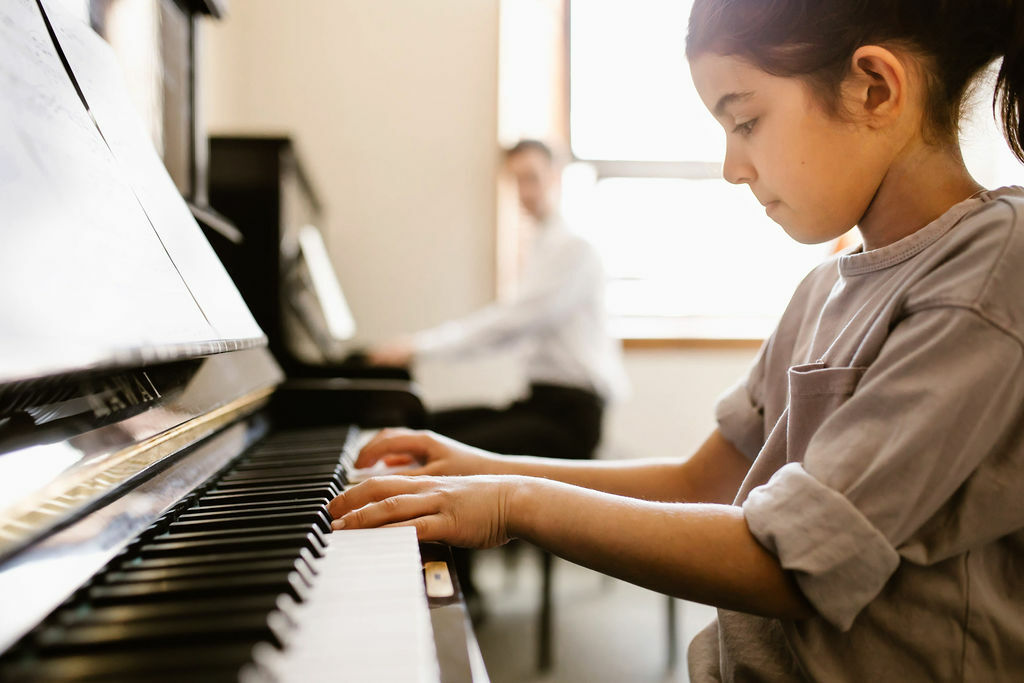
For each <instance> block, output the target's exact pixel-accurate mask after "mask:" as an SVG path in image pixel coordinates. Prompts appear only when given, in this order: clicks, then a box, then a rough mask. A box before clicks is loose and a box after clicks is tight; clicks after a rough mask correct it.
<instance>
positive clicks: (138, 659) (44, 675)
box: [0, 642, 252, 683]
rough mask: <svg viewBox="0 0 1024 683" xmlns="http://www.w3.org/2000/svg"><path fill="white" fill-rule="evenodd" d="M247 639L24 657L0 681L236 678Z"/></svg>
mask: <svg viewBox="0 0 1024 683" xmlns="http://www.w3.org/2000/svg"><path fill="white" fill-rule="evenodd" d="M251 655H252V644H251V643H244V642H242V643H227V644H225V643H220V642H211V643H207V644H196V643H193V644H190V645H189V646H188V647H162V648H152V649H148V650H143V651H139V652H133V653H107V654H104V653H101V654H87V655H68V656H56V657H44V658H35V657H33V658H26V659H23V660H21V661H15V662H12V663H11V665H9V666H5V667H4V668H3V669H2V670H0V679H2V680H4V681H10V682H11V683H20V682H22V681H26V682H27V681H47V682H52V681H104V683H108V682H114V681H136V682H137V681H146V682H147V683H149V682H151V681H154V680H176V681H184V680H187V681H189V682H190V683H191V682H192V681H211V682H212V681H225V682H226V681H237V680H238V672H239V670H240V669H241V668H242V667H243V666H245V665H246V664H248V663H249V661H250V659H251Z"/></svg>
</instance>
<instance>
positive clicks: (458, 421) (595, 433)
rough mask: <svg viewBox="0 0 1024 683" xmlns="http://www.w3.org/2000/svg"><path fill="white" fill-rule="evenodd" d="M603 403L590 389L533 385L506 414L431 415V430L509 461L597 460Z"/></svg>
mask: <svg viewBox="0 0 1024 683" xmlns="http://www.w3.org/2000/svg"><path fill="white" fill-rule="evenodd" d="M603 415H604V401H603V400H601V398H600V397H599V396H598V395H597V394H595V393H593V392H591V391H587V390H586V389H578V388H575V387H563V386H557V385H553V384H531V385H530V395H529V396H528V397H526V398H525V399H523V400H521V401H516V402H515V403H513V404H511V405H509V406H507V407H505V408H456V409H454V410H442V411H438V412H436V413H432V414H431V415H430V420H431V428H432V429H433V430H434V431H435V432H437V433H438V434H444V435H445V436H448V437H451V438H453V439H455V440H456V441H461V442H462V443H465V444H468V445H470V446H476V447H477V448H483V449H485V450H488V451H492V452H494V453H504V454H508V455H538V456H541V457H545V458H571V459H582V458H589V457H592V456H593V454H594V449H595V448H596V447H597V442H598V441H599V440H600V438H601V418H602V416H603Z"/></svg>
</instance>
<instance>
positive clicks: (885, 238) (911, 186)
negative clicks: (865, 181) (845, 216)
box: [858, 143, 984, 251]
mask: <svg viewBox="0 0 1024 683" xmlns="http://www.w3.org/2000/svg"><path fill="white" fill-rule="evenodd" d="M983 189H984V188H983V187H982V186H981V185H979V184H978V182H977V181H975V180H974V178H972V177H971V174H970V173H969V172H968V170H967V167H966V166H964V161H963V157H961V155H960V151H959V148H957V147H953V148H952V149H950V148H948V147H938V146H933V145H925V144H923V143H920V144H917V145H915V146H914V147H913V148H912V149H908V150H905V151H904V153H902V154H900V155H899V156H898V158H897V159H896V160H894V162H893V163H892V164H891V165H890V166H889V170H888V171H887V172H886V174H885V177H884V178H883V179H882V183H881V184H880V185H879V187H878V190H877V192H876V193H875V197H874V199H872V201H871V204H870V205H869V206H868V210H867V211H866V212H865V213H864V216H863V217H862V218H861V220H860V222H859V224H858V228H859V230H860V233H861V238H862V239H863V241H864V250H865V251H867V250H870V249H878V248H880V247H884V246H886V245H889V244H892V243H893V242H896V241H897V240H900V239H902V238H904V237H906V236H907V235H910V234H911V233H914V232H917V231H918V230H920V229H921V228H923V227H924V226H926V225H928V224H929V223H931V222H932V221H934V220H935V219H936V218H938V217H939V216H941V215H942V214H944V213H945V212H946V211H948V210H949V208H950V207H952V206H953V205H954V204H957V203H959V202H962V201H963V200H965V199H967V198H968V197H970V196H971V195H973V194H976V193H977V192H979V191H981V190H983Z"/></svg>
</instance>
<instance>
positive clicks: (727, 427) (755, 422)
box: [715, 381, 764, 460]
mask: <svg viewBox="0 0 1024 683" xmlns="http://www.w3.org/2000/svg"><path fill="white" fill-rule="evenodd" d="M715 421H716V422H717V423H718V431H719V432H721V433H722V436H724V437H725V438H726V440H727V441H728V442H729V443H731V444H732V445H733V446H735V447H736V448H738V449H739V450H740V452H741V453H743V454H744V455H746V456H747V457H748V458H750V459H751V460H753V459H754V458H756V457H757V454H758V452H760V450H761V446H762V445H764V415H763V413H762V411H761V408H760V407H759V406H757V405H756V404H755V403H754V402H753V401H752V400H751V398H750V392H749V391H747V383H746V382H745V381H743V382H739V383H738V384H736V385H735V386H734V387H733V388H732V389H730V390H729V391H727V392H725V393H724V394H722V396H721V397H720V398H719V399H718V403H717V404H716V405H715Z"/></svg>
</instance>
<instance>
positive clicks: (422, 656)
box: [243, 527, 441, 683]
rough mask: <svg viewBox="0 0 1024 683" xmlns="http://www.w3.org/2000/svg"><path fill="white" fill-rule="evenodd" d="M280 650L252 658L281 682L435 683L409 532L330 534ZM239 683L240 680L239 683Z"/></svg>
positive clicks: (257, 653)
mask: <svg viewBox="0 0 1024 683" xmlns="http://www.w3.org/2000/svg"><path fill="white" fill-rule="evenodd" d="M329 539H330V542H329V544H328V546H327V551H326V554H325V556H324V558H323V559H322V560H320V561H319V562H318V563H317V566H316V568H317V572H318V574H317V578H316V583H315V585H314V586H313V589H312V591H311V592H310V595H309V597H308V599H307V600H306V601H305V602H303V603H301V604H300V605H298V606H297V608H296V609H295V610H294V613H293V614H292V617H293V618H294V619H295V621H296V622H297V623H298V629H297V631H296V632H295V634H294V636H293V637H292V638H291V639H290V641H289V643H288V646H287V648H286V649H285V651H284V652H280V651H278V650H275V649H273V648H271V647H269V646H267V647H259V646H258V647H257V648H256V649H255V650H254V657H255V659H256V661H257V662H259V664H261V665H262V666H264V667H266V669H268V670H269V671H270V672H271V673H272V674H273V676H274V678H275V679H277V680H279V681H281V683H290V682H292V681H294V682H295V683H305V682H306V681H318V680H345V681H375V682H382V683H386V682H391V681H393V682H394V683H411V682H422V683H436V682H437V681H439V680H440V676H441V674H440V667H439V665H438V661H437V650H436V648H435V646H434V635H433V627H432V626H431V622H430V609H429V607H428V605H427V595H426V589H425V588H424V585H423V569H422V564H421V560H420V553H419V545H418V544H417V542H416V531H415V530H414V529H412V528H411V527H398V528H388V529H353V530H349V531H335V532H333V533H332V534H331V535H330V536H329ZM243 680H244V677H243Z"/></svg>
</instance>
